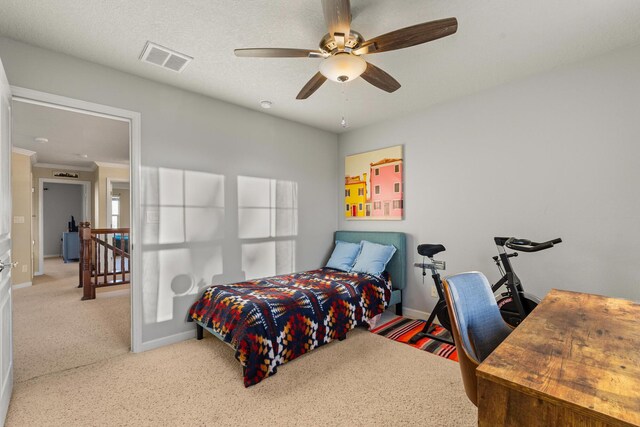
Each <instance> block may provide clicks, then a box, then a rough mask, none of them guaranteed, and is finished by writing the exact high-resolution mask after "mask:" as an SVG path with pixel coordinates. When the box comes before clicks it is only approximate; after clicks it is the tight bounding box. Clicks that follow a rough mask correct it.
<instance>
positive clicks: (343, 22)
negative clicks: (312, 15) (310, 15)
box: [322, 0, 351, 40]
mask: <svg viewBox="0 0 640 427" xmlns="http://www.w3.org/2000/svg"><path fill="white" fill-rule="evenodd" d="M322 11H323V12H324V22H325V23H326V24H327V29H328V30H329V34H331V35H334V34H335V33H339V34H343V37H345V38H346V39H347V40H348V39H349V33H350V31H351V3H350V2H349V0H322Z"/></svg>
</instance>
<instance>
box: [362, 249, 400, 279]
mask: <svg viewBox="0 0 640 427" xmlns="http://www.w3.org/2000/svg"><path fill="white" fill-rule="evenodd" d="M360 244H361V245H362V249H361V250H360V255H358V259H357V260H356V263H355V265H354V266H353V268H351V271H355V272H358V273H367V274H371V275H372V276H377V277H380V276H381V275H382V273H383V272H384V270H385V268H387V263H388V262H389V261H391V257H392V256H393V254H394V253H396V248H395V246H393V245H379V244H378V243H371V242H368V241H366V240H363V241H362V242H360Z"/></svg>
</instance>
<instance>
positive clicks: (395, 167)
mask: <svg viewBox="0 0 640 427" xmlns="http://www.w3.org/2000/svg"><path fill="white" fill-rule="evenodd" d="M393 170H394V172H395V173H398V172H400V165H395V166H394V168H393Z"/></svg>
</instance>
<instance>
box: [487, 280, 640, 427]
mask: <svg viewBox="0 0 640 427" xmlns="http://www.w3.org/2000/svg"><path fill="white" fill-rule="evenodd" d="M476 373H477V377H478V425H479V426H492V427H493V426H519V427H520V426H592V427H596V426H629V425H636V426H637V425H640V304H637V303H633V302H631V301H627V300H621V299H614V298H606V297H602V296H599V295H590V294H581V293H576V292H567V291H559V290H555V289H554V290H552V291H551V292H549V294H548V295H547V296H546V297H545V298H544V300H543V301H542V303H541V304H540V305H539V306H538V307H537V308H536V309H535V310H534V311H533V313H531V314H530V315H529V317H527V319H526V320H525V321H524V322H522V324H521V325H520V326H518V328H517V329H516V330H514V331H513V332H512V333H511V335H509V337H507V339H506V340H505V341H504V342H503V343H502V344H500V346H498V348H497V349H496V350H495V351H494V352H493V353H492V354H491V355H490V356H489V357H488V358H487V359H486V360H485V361H484V362H483V363H482V364H480V366H479V367H478V369H477V371H476Z"/></svg>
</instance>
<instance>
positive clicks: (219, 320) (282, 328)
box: [188, 231, 406, 387]
mask: <svg viewBox="0 0 640 427" xmlns="http://www.w3.org/2000/svg"><path fill="white" fill-rule="evenodd" d="M335 239H336V240H342V241H345V242H352V243H358V242H360V241H361V240H368V241H370V242H374V243H380V244H392V245H394V246H395V247H396V252H395V254H394V255H393V257H392V258H391V260H390V261H389V263H388V264H387V269H386V272H385V274H383V277H380V278H378V277H375V276H370V275H367V274H362V273H346V272H342V271H339V270H334V269H330V268H319V269H316V270H310V271H304V272H300V273H292V274H286V275H280V276H275V277H269V278H262V279H256V280H248V281H245V282H240V283H233V284H229V285H214V286H211V287H209V288H207V289H206V290H205V291H204V293H203V294H202V296H201V298H200V299H198V300H197V301H196V302H195V303H194V304H193V306H192V307H191V309H190V310H189V316H188V320H189V321H190V322H195V323H196V328H197V336H198V339H202V337H203V333H204V330H207V331H208V332H210V333H211V334H212V335H214V336H216V337H217V338H219V339H221V340H222V341H223V342H225V343H227V344H229V345H230V346H231V347H232V348H233V349H234V350H235V357H236V359H237V360H238V361H239V362H240V363H241V365H242V368H243V379H244V385H245V387H249V386H251V385H254V384H257V383H258V382H260V381H262V380H263V379H264V378H266V377H268V376H271V375H274V374H275V373H276V372H277V368H278V366H280V365H282V364H284V363H286V362H289V361H291V360H293V359H295V358H297V357H300V356H302V355H303V354H306V353H308V352H309V351H311V350H313V349H315V348H317V347H320V346H322V345H325V344H328V343H330V342H332V341H334V340H336V339H337V340H344V339H345V338H346V336H347V333H348V332H349V331H350V330H351V329H353V328H355V327H358V326H368V324H369V322H370V321H371V319H372V318H374V317H375V316H377V315H379V314H381V313H382V312H384V310H385V309H386V308H387V307H389V306H391V305H395V306H396V312H398V311H401V310H402V289H404V287H405V283H406V276H405V275H406V238H405V235H404V233H394V232H356V231H337V232H336V233H335Z"/></svg>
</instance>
